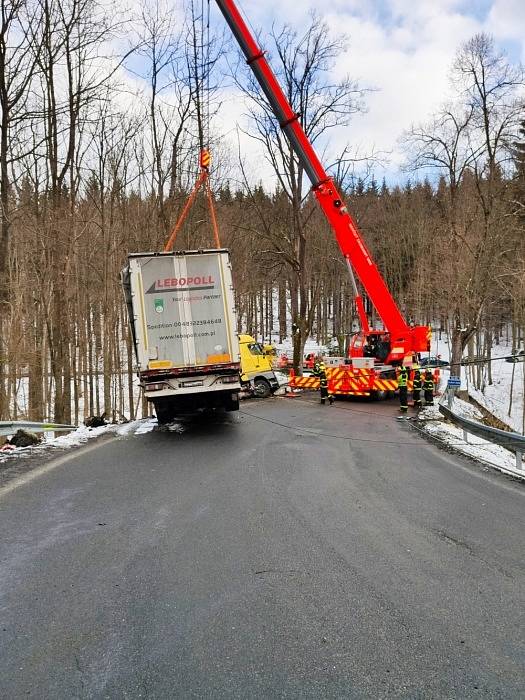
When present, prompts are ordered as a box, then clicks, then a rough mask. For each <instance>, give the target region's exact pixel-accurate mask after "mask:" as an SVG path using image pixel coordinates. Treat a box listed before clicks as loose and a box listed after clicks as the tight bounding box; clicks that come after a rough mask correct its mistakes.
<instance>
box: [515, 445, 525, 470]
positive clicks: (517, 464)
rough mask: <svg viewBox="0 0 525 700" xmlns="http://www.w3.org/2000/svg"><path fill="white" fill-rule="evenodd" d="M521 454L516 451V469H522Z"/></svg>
mask: <svg viewBox="0 0 525 700" xmlns="http://www.w3.org/2000/svg"><path fill="white" fill-rule="evenodd" d="M522 459H523V453H522V452H520V451H519V450H516V469H523V462H522Z"/></svg>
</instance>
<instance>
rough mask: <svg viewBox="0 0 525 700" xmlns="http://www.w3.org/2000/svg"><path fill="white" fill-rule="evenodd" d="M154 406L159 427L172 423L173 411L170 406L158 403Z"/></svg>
mask: <svg viewBox="0 0 525 700" xmlns="http://www.w3.org/2000/svg"><path fill="white" fill-rule="evenodd" d="M153 405H154V407H155V414H156V416H157V421H158V423H159V425H163V424H165V423H170V422H171V421H172V420H173V411H171V409H170V407H169V406H165V405H163V404H158V403H154V404H153Z"/></svg>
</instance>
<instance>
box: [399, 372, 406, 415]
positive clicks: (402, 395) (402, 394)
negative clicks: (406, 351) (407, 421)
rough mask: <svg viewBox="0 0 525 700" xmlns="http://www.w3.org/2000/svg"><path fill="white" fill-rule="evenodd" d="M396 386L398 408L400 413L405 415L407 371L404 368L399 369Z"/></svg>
mask: <svg viewBox="0 0 525 700" xmlns="http://www.w3.org/2000/svg"><path fill="white" fill-rule="evenodd" d="M397 386H398V388H399V407H400V409H401V413H406V412H407V411H408V369H407V368H406V367H400V368H399V374H398V375H397Z"/></svg>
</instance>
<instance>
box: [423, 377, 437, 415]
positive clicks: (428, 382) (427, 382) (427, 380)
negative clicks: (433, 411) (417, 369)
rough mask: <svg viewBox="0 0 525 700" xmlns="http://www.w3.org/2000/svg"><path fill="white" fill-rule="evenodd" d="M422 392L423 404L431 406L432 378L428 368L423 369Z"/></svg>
mask: <svg viewBox="0 0 525 700" xmlns="http://www.w3.org/2000/svg"><path fill="white" fill-rule="evenodd" d="M423 393H424V396H425V406H433V405H434V378H433V377H432V372H431V371H430V370H429V369H427V370H425V377H424V379H423Z"/></svg>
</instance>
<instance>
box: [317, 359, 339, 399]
mask: <svg viewBox="0 0 525 700" xmlns="http://www.w3.org/2000/svg"><path fill="white" fill-rule="evenodd" d="M314 377H317V378H318V379H319V389H320V391H321V403H322V404H323V406H324V404H325V403H326V399H328V401H329V402H330V406H331V405H332V404H333V402H334V397H333V396H332V394H330V392H329V391H328V377H327V376H326V365H325V363H324V362H323V359H322V358H320V359H318V360H317V361H316V363H315V365H314Z"/></svg>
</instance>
